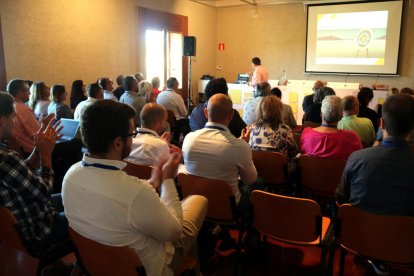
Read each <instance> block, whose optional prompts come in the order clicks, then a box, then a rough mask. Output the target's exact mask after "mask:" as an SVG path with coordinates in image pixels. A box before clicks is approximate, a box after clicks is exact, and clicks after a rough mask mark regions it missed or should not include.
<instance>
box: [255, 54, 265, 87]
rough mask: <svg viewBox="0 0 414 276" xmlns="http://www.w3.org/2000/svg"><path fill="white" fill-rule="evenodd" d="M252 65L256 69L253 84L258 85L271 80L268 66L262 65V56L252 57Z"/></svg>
mask: <svg viewBox="0 0 414 276" xmlns="http://www.w3.org/2000/svg"><path fill="white" fill-rule="evenodd" d="M252 67H253V69H254V72H253V76H252V82H251V86H253V87H256V86H257V85H258V84H261V83H262V82H267V81H268V80H269V72H268V71H267V69H266V68H264V67H263V66H262V62H261V61H260V58H258V57H254V58H252Z"/></svg>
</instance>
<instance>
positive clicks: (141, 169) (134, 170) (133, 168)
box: [124, 161, 152, 179]
mask: <svg viewBox="0 0 414 276" xmlns="http://www.w3.org/2000/svg"><path fill="white" fill-rule="evenodd" d="M125 162H126V163H127V165H126V167H125V168H124V171H125V172H126V173H127V174H129V175H132V176H135V177H138V178H139V179H150V178H151V172H152V168H151V167H149V166H143V165H138V164H135V163H131V162H127V161H125Z"/></svg>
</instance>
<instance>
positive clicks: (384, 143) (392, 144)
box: [381, 140, 410, 149]
mask: <svg viewBox="0 0 414 276" xmlns="http://www.w3.org/2000/svg"><path fill="white" fill-rule="evenodd" d="M381 146H383V147H386V148H401V149H407V148H409V147H410V146H409V145H407V143H406V142H403V141H390V140H384V141H382V143H381Z"/></svg>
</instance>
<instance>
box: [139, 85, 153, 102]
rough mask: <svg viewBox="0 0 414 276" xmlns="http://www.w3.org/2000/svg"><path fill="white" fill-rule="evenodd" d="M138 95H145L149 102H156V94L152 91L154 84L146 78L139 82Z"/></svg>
mask: <svg viewBox="0 0 414 276" xmlns="http://www.w3.org/2000/svg"><path fill="white" fill-rule="evenodd" d="M138 96H145V101H146V102H147V103H154V102H155V98H156V96H155V94H154V92H153V91H152V84H151V83H150V82H148V81H146V80H143V81H141V82H140V83H139V84H138Z"/></svg>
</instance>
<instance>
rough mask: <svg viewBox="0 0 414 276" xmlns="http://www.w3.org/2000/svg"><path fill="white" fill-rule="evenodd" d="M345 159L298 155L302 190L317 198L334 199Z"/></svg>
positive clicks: (332, 200) (331, 200)
mask: <svg viewBox="0 0 414 276" xmlns="http://www.w3.org/2000/svg"><path fill="white" fill-rule="evenodd" d="M345 164H346V160H342V159H329V158H319V157H314V156H310V155H306V154H302V155H300V157H299V170H300V183H301V187H302V189H303V191H304V192H305V193H307V194H310V195H314V196H316V197H317V198H321V199H328V200H329V201H330V202H334V200H335V191H336V188H337V187H338V184H339V183H340V180H341V177H342V173H343V170H344V168H345Z"/></svg>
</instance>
